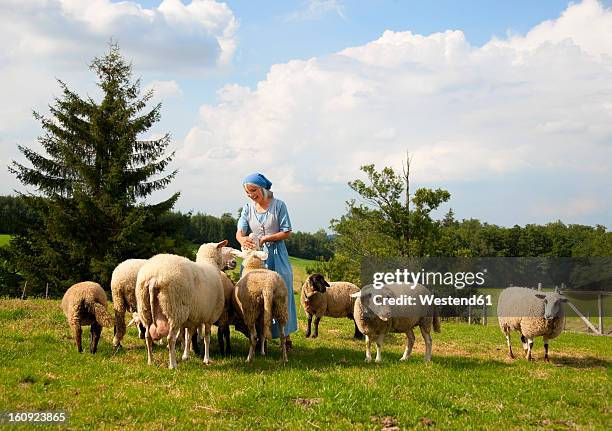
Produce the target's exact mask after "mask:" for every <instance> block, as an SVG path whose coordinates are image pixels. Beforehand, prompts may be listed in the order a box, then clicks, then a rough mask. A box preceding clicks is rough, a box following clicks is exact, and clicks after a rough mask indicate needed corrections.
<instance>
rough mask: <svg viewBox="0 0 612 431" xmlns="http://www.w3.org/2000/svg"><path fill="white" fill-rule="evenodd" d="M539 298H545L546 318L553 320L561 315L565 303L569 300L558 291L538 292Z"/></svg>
mask: <svg viewBox="0 0 612 431" xmlns="http://www.w3.org/2000/svg"><path fill="white" fill-rule="evenodd" d="M535 296H536V297H537V298H540V299H543V300H544V318H545V319H546V320H552V319H554V318H555V317H557V316H559V314H560V313H561V311H562V310H563V305H562V304H563V303H564V302H567V298H566V297H565V296H563V295H561V294H560V293H559V292H558V291H555V292H552V293H546V294H542V293H536V295H535Z"/></svg>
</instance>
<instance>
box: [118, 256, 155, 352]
mask: <svg viewBox="0 0 612 431" xmlns="http://www.w3.org/2000/svg"><path fill="white" fill-rule="evenodd" d="M146 261H147V260H146V259H128V260H126V261H123V262H121V263H120V264H119V265H117V267H116V268H115V269H114V271H113V275H112V277H111V294H112V298H113V309H114V310H115V335H114V337H113V346H114V347H115V348H118V347H121V340H123V337H124V336H125V329H126V326H125V313H126V312H127V311H129V312H132V313H133V312H134V311H136V277H137V276H138V271H139V270H140V268H141V267H142V266H143V265H144V263H145V262H146ZM130 323H137V324H138V335H139V337H140V338H141V339H144V335H145V327H144V326H143V325H142V323H140V321H137V320H135V319H132V322H130ZM128 326H129V325H128Z"/></svg>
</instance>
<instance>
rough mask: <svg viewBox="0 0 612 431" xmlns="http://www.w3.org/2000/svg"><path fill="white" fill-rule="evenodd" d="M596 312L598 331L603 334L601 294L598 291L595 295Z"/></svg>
mask: <svg viewBox="0 0 612 431" xmlns="http://www.w3.org/2000/svg"><path fill="white" fill-rule="evenodd" d="M597 313H598V314H599V333H600V334H601V335H604V324H603V295H602V294H601V293H600V294H599V295H597Z"/></svg>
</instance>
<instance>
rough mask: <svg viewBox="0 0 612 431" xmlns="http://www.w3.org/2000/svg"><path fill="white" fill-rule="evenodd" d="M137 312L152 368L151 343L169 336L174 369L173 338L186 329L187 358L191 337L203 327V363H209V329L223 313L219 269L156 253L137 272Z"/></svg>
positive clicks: (171, 361) (185, 354)
mask: <svg viewBox="0 0 612 431" xmlns="http://www.w3.org/2000/svg"><path fill="white" fill-rule="evenodd" d="M136 304H137V312H138V315H139V317H140V319H141V320H142V322H143V323H144V325H145V328H146V333H145V340H146V344H147V363H148V364H149V365H151V364H152V363H153V361H152V353H153V352H152V345H153V340H154V339H155V340H157V339H160V338H162V337H165V336H168V349H169V365H168V367H169V368H170V369H175V368H176V367H177V363H176V355H175V347H176V339H177V337H178V335H179V333H180V332H181V330H182V329H183V328H185V350H184V352H183V357H182V359H183V360H186V359H187V358H188V355H189V347H190V344H191V343H190V341H191V335H192V334H193V332H194V330H195V329H196V328H198V327H199V326H203V327H204V331H203V332H204V334H205V336H204V359H203V361H204V363H205V364H209V363H210V357H209V347H210V329H211V326H212V324H213V323H214V322H215V321H217V320H218V319H219V316H220V315H221V313H222V311H223V305H224V295H223V286H222V284H221V278H220V277H219V268H218V267H215V266H213V265H211V264H209V263H206V262H202V263H196V262H192V261H191V260H189V259H187V258H184V257H182V256H176V255H171V254H158V255H156V256H153V257H152V258H151V259H149V260H148V261H147V262H146V263H145V264H144V265H143V266H142V268H141V269H140V271H139V272H138V278H137V281H136Z"/></svg>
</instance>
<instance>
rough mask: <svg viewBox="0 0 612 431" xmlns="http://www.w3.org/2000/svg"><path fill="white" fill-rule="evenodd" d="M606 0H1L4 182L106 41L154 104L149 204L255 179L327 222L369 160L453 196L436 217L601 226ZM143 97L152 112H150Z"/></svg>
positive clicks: (611, 93)
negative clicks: (167, 164) (168, 156)
mask: <svg viewBox="0 0 612 431" xmlns="http://www.w3.org/2000/svg"><path fill="white" fill-rule="evenodd" d="M611 3H612V2H610V1H597V0H584V1H581V2H573V3H568V2H567V1H556V0H541V1H537V2H534V1H523V0H512V1H503V0H499V1H495V2H491V1H465V2H457V1H409V0H405V1H400V0H380V1H376V2H372V1H365V0H361V1H357V0H356V1H348V0H347V1H342V0H296V1H274V0H270V1H257V0H242V1H228V2H225V3H223V2H217V1H212V0H183V1H180V0H164V1H153V0H146V1H145V0H142V1H121V2H120V1H110V0H87V1H86V0H4V1H2V2H0V44H3V45H4V46H2V48H1V49H0V94H2V97H1V98H0V194H3V195H5V194H14V193H15V191H20V192H23V191H35V190H29V189H25V188H24V187H23V186H22V185H21V184H20V183H19V182H18V181H17V180H16V179H15V178H14V176H13V175H12V174H11V173H9V171H8V169H7V166H8V165H10V163H11V161H13V160H16V161H19V162H23V161H24V158H23V156H22V155H21V154H20V153H19V151H18V149H17V145H24V146H28V147H31V148H33V149H35V150H37V151H39V150H40V149H41V147H40V144H39V143H38V142H37V137H38V136H40V135H41V133H42V130H41V127H40V124H39V123H38V122H37V121H36V120H35V119H34V118H33V116H32V111H34V110H35V111H37V112H42V113H45V112H48V105H49V104H50V103H52V101H53V97H54V96H58V95H59V94H60V90H59V86H58V83H57V81H56V79H61V80H62V81H64V82H65V83H66V84H67V85H68V86H69V87H70V88H71V89H73V90H74V91H76V92H78V93H79V94H81V95H83V96H86V95H89V96H92V97H94V98H97V99H98V100H99V98H100V93H99V91H98V89H97V87H96V85H95V76H94V75H93V73H92V72H91V71H90V70H89V68H88V66H89V64H90V63H91V60H92V59H93V58H94V57H98V56H102V55H104V54H105V53H106V52H107V51H108V43H109V40H111V39H112V40H115V41H117V42H118V44H119V46H120V47H121V51H122V53H123V55H124V56H125V57H126V58H127V59H128V60H129V61H131V62H132V64H133V72H134V77H135V78H136V77H139V78H141V82H142V88H143V90H146V89H149V88H152V89H154V91H155V98H154V102H162V111H161V116H162V118H161V121H160V122H158V123H157V124H156V125H155V126H154V127H153V128H152V129H151V130H150V131H149V132H148V133H147V134H146V135H145V136H142V138H145V139H146V138H155V137H158V136H161V135H162V134H164V133H166V132H168V133H170V134H171V136H172V143H171V150H174V151H176V156H175V160H174V162H173V163H172V166H171V169H178V170H179V173H178V175H177V177H176V179H175V180H174V181H173V183H172V184H171V185H170V186H169V187H168V188H167V189H165V190H164V191H161V192H157V193H156V194H154V195H153V196H151V197H150V198H149V199H148V200H149V201H150V202H155V201H159V200H161V199H164V198H166V197H168V196H170V195H171V194H172V193H174V192H175V191H180V192H181V197H180V199H179V201H178V203H177V205H176V209H178V210H181V211H193V212H204V213H207V214H213V215H221V214H222V213H224V212H230V213H232V214H234V215H235V214H236V212H237V210H238V208H240V207H241V206H242V205H243V204H244V203H245V202H246V200H247V197H246V196H245V194H244V192H243V190H242V187H241V185H242V178H243V177H244V176H246V175H247V174H248V173H250V172H253V171H259V172H262V173H264V174H265V175H266V176H267V177H268V178H269V179H270V180H271V181H272V183H273V186H272V190H273V191H274V192H275V196H276V197H277V198H279V199H282V200H284V201H285V202H286V204H287V207H288V209H289V213H290V216H291V220H292V223H293V229H294V230H300V231H310V232H313V231H315V230H317V229H321V228H323V229H328V228H329V222H330V220H331V219H333V218H339V217H340V216H341V215H342V214H343V213H344V212H345V210H346V201H347V200H349V199H353V198H358V196H357V195H356V194H355V193H354V192H353V191H352V190H351V189H350V188H349V187H348V185H347V183H348V181H352V180H354V179H356V178H363V174H362V172H361V171H360V166H362V165H365V164H370V163H374V164H375V165H376V166H377V168H382V167H384V166H391V167H393V168H394V169H396V170H398V171H400V172H401V167H402V165H403V161H404V159H405V156H406V152H409V153H410V155H411V157H412V164H411V188H412V190H415V189H416V188H419V187H428V188H434V189H435V188H443V189H446V190H448V191H449V192H450V193H451V199H450V201H449V202H448V203H446V204H444V205H443V206H442V207H441V208H440V211H439V212H438V213H436V216H437V217H442V216H443V214H444V213H445V212H446V211H448V209H449V208H452V209H453V211H454V213H455V217H456V218H457V219H469V218H477V219H479V220H481V221H486V222H488V223H494V224H498V225H503V226H513V225H515V224H519V225H525V224H528V223H540V224H544V223H548V222H552V221H556V220H561V221H563V222H565V223H568V224H574V223H580V224H588V225H596V224H601V225H604V226H607V227H608V228H612V200H611V199H610V196H611V193H610V190H611V189H612V175H611V172H610V167H609V165H610V161H611V160H612V44H611V43H609V41H610V40H612V4H611ZM151 106H152V105H151Z"/></svg>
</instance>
